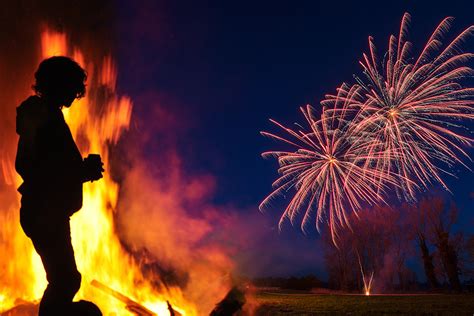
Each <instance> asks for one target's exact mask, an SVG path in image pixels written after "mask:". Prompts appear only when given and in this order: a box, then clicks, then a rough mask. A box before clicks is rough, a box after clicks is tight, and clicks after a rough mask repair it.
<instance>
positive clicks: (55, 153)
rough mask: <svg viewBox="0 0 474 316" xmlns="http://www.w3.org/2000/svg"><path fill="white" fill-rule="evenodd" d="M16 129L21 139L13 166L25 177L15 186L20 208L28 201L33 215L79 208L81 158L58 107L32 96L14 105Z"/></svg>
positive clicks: (71, 211)
mask: <svg viewBox="0 0 474 316" xmlns="http://www.w3.org/2000/svg"><path fill="white" fill-rule="evenodd" d="M16 132H17V134H18V135H20V139H19V142H18V151H17V156H16V161H15V167H16V170H17V172H18V173H19V174H20V175H21V177H22V178H23V181H24V182H23V184H22V185H21V186H20V187H19V188H18V191H19V192H20V193H21V194H22V210H23V209H24V208H25V207H24V206H25V204H26V205H30V206H31V207H27V208H28V210H25V211H26V212H27V213H32V214H30V215H33V216H35V217H36V216H41V215H50V214H53V213H54V214H58V215H59V216H60V215H66V216H70V215H72V214H73V213H74V212H76V211H78V210H79V209H80V208H81V207H82V183H83V180H84V179H83V178H84V176H83V175H84V172H83V160H82V156H81V154H80V152H79V150H78V148H77V146H76V144H75V142H74V139H73V137H72V134H71V131H70V130H69V127H68V126H67V124H66V122H65V120H64V116H63V114H62V112H61V110H60V109H59V108H53V107H51V106H48V104H46V103H45V102H44V101H43V100H42V99H41V98H39V97H38V96H31V97H29V98H28V99H27V100H25V101H24V102H23V103H22V104H21V105H20V106H19V107H18V108H17V119H16ZM22 212H24V211H22ZM38 213H45V214H38ZM46 213H48V214H46ZM22 216H28V214H22Z"/></svg>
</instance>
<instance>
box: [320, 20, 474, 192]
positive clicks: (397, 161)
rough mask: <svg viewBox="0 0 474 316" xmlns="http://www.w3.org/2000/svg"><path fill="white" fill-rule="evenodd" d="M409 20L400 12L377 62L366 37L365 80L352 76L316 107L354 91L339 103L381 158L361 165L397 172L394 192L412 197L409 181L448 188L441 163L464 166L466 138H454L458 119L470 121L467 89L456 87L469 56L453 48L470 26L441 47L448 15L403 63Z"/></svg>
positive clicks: (355, 131) (470, 100)
mask: <svg viewBox="0 0 474 316" xmlns="http://www.w3.org/2000/svg"><path fill="white" fill-rule="evenodd" d="M409 21H410V15H409V14H408V13H405V15H404V16H403V19H402V23H401V27H400V33H399V36H398V38H396V37H395V36H393V35H392V36H391V37H390V40H389V46H388V52H387V53H386V54H385V60H384V61H382V62H379V61H378V58H377V54H376V48H375V45H374V43H373V39H372V37H369V51H370V53H369V55H366V54H364V55H363V60H362V61H361V62H360V64H361V65H362V67H363V69H364V75H365V77H364V78H363V79H359V78H356V79H357V84H355V85H354V86H352V87H349V88H348V86H346V85H343V86H342V87H341V88H340V89H339V90H343V91H338V96H332V95H328V96H326V100H325V101H323V102H322V104H323V105H328V104H334V103H335V102H336V100H337V99H338V98H340V95H341V93H342V94H343V93H345V92H344V90H346V89H353V90H354V89H355V90H357V91H358V93H357V94H356V95H355V97H354V95H350V96H349V98H351V100H346V102H347V103H349V104H350V105H349V107H350V108H351V109H352V110H353V111H354V112H356V114H355V115H354V117H353V118H352V123H353V126H354V129H353V130H352V133H353V134H358V135H359V140H358V141H361V142H366V143H367V149H368V150H369V152H371V151H372V150H376V151H379V152H380V151H383V152H385V154H384V155H383V156H381V157H380V159H376V160H371V161H367V163H369V164H375V165H376V168H377V169H379V170H380V171H381V173H391V172H395V173H397V174H398V175H399V176H400V179H401V180H402V181H400V185H401V187H402V189H403V190H400V191H399V192H402V193H403V195H404V196H405V198H407V199H414V198H415V193H416V191H417V190H416V189H417V186H416V185H415V183H418V184H419V187H422V188H427V187H428V186H429V185H430V184H432V183H433V182H437V183H440V184H441V185H443V186H444V188H445V189H447V190H449V189H448V187H447V186H446V184H445V182H444V181H443V179H442V178H441V174H442V173H447V174H450V172H449V170H447V169H443V168H440V167H439V166H440V165H441V164H442V165H445V166H447V167H452V166H453V165H454V164H455V163H460V164H462V165H464V166H465V167H467V166H466V165H465V164H464V163H463V161H462V160H461V159H460V158H459V156H464V157H468V155H467V153H466V152H465V151H464V150H463V149H462V147H461V146H462V145H466V144H472V141H473V140H472V138H470V137H466V136H463V135H462V133H460V129H461V126H460V123H459V122H460V120H461V119H473V118H474V108H473V106H472V105H473V104H474V101H473V95H474V89H472V88H466V87H463V85H462V81H463V80H465V78H466V77H468V76H471V75H472V74H473V70H472V69H471V68H470V67H469V66H467V62H468V61H469V60H470V59H472V58H473V57H474V54H471V53H461V52H460V50H459V47H460V44H462V42H464V41H465V40H466V38H467V37H468V36H470V35H472V33H473V32H474V26H471V27H469V28H467V29H466V30H465V31H463V32H462V33H461V34H460V35H458V36H457V37H456V38H455V39H454V40H453V41H452V42H450V43H449V44H447V45H443V43H442V42H441V40H442V38H443V37H444V35H445V33H447V31H448V30H449V28H450V25H451V22H452V18H451V17H448V18H446V19H444V20H443V21H442V22H441V23H440V24H439V25H438V27H437V28H436V29H435V31H434V32H433V34H432V35H431V37H430V38H429V40H428V42H427V44H426V45H425V47H424V48H423V49H422V51H421V54H420V55H419V56H418V57H417V58H410V53H409V52H410V47H411V46H412V45H411V43H410V42H408V41H406V34H407V26H408V24H409ZM468 158H469V157H468ZM381 173H380V174H381ZM410 179H411V180H412V181H410ZM380 180H381V181H382V180H383V179H380Z"/></svg>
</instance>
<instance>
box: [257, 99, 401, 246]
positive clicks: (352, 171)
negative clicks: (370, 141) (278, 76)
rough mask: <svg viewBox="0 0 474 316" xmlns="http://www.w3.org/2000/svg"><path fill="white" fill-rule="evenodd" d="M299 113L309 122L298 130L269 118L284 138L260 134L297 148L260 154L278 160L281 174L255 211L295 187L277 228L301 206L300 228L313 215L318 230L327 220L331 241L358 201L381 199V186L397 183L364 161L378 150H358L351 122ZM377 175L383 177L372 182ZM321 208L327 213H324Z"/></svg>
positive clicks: (339, 117) (308, 110) (308, 109)
mask: <svg viewBox="0 0 474 316" xmlns="http://www.w3.org/2000/svg"><path fill="white" fill-rule="evenodd" d="M301 111H302V113H303V115H304V117H305V119H306V121H307V123H308V125H309V129H308V131H304V130H301V128H302V127H300V128H298V130H293V129H290V128H287V127H285V126H283V125H282V124H280V123H278V122H276V121H274V120H270V121H271V122H273V123H274V124H275V125H277V126H278V127H280V128H281V129H283V130H284V131H285V132H286V133H287V134H288V136H289V137H287V138H285V137H281V136H278V135H276V134H272V133H268V132H262V135H264V136H268V137H271V138H273V139H276V140H279V141H283V142H284V143H286V144H288V145H291V146H292V147H294V148H296V151H269V152H265V153H263V154H262V156H263V157H269V156H273V157H276V158H277V159H278V163H279V166H280V168H279V169H278V172H279V173H280V175H281V176H280V177H279V178H278V179H277V180H276V181H275V182H274V183H273V187H274V191H273V192H272V193H271V194H270V195H269V196H268V197H267V198H266V199H265V200H264V201H263V202H262V203H261V205H260V209H261V210H263V209H264V208H265V206H266V205H267V204H268V203H269V202H270V200H271V199H273V198H274V197H276V196H278V195H280V194H284V193H286V192H288V191H290V190H293V189H294V191H295V194H294V196H293V198H292V199H291V200H290V202H289V204H288V206H287V207H286V209H285V211H284V213H283V215H282V217H281V219H280V223H279V225H280V227H281V225H282V224H283V222H284V220H285V219H287V218H288V219H290V221H291V222H292V223H294V221H295V219H296V217H297V215H298V213H299V211H300V210H301V209H304V217H303V220H302V223H301V228H302V229H303V231H304V230H305V225H306V224H307V223H308V222H309V220H310V219H311V218H312V216H314V215H315V217H316V227H317V228H318V230H319V224H320V223H321V222H323V221H324V219H327V222H328V224H329V227H330V231H331V235H332V237H333V240H334V237H335V235H336V232H337V227H338V226H340V225H349V224H350V223H349V218H348V216H347V215H348V214H347V210H351V211H354V212H357V210H358V209H359V208H360V207H361V203H363V202H367V203H370V204H373V203H376V202H380V201H383V196H382V194H381V192H383V191H384V187H385V184H386V183H392V184H396V183H395V181H394V180H393V177H392V176H391V175H390V174H382V175H378V174H377V173H378V170H376V169H373V168H371V167H370V164H366V163H365V161H366V160H367V159H375V158H376V155H377V153H375V152H372V153H371V154H370V156H368V155H366V154H365V155H364V154H361V152H363V151H364V150H363V148H361V147H360V146H359V145H355V144H354V143H353V142H352V141H351V139H349V138H347V137H346V135H348V133H347V132H346V130H347V128H349V126H350V124H349V122H348V121H346V120H345V119H344V115H343V114H342V113H338V114H337V115H336V114H333V115H331V116H325V115H323V117H322V118H321V119H319V120H316V119H315V115H314V109H313V108H312V107H311V106H309V105H308V106H306V107H302V108H301ZM333 113H335V112H333ZM381 177H383V178H384V179H385V181H383V182H381V181H376V180H375V179H380V178H381ZM325 210H327V214H326V215H327V216H324V215H325Z"/></svg>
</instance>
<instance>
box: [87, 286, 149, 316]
mask: <svg viewBox="0 0 474 316" xmlns="http://www.w3.org/2000/svg"><path fill="white" fill-rule="evenodd" d="M91 285H92V286H94V287H96V288H98V289H99V290H101V291H103V292H105V293H107V294H109V295H110V296H113V297H115V298H116V299H118V300H119V301H122V302H123V303H125V308H126V309H127V310H128V311H130V312H132V313H134V314H135V315H137V316H158V315H156V314H155V313H153V312H152V311H150V310H149V309H147V308H146V307H145V306H143V305H141V304H139V303H137V302H135V301H134V300H132V299H131V298H129V297H127V296H125V295H123V294H122V293H119V292H117V291H115V290H113V289H111V288H110V287H108V286H107V285H105V284H102V283H100V282H99V281H97V280H92V282H91Z"/></svg>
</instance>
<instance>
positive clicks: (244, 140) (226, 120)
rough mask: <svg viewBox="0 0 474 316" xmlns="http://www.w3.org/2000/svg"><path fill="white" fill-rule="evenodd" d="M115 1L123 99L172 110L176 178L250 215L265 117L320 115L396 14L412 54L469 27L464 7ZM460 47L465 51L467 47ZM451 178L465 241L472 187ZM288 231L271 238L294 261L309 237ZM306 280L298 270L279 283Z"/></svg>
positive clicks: (264, 185) (261, 184)
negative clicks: (165, 104)
mask: <svg viewBox="0 0 474 316" xmlns="http://www.w3.org/2000/svg"><path fill="white" fill-rule="evenodd" d="M119 2H120V4H119V6H118V20H117V21H118V24H117V31H118V32H117V36H118V37H117V43H118V46H117V54H118V55H117V56H118V62H119V73H120V74H119V86H120V89H121V92H123V93H126V94H129V95H130V96H131V97H132V98H140V96H141V95H144V94H146V93H150V92H153V93H157V94H159V95H160V96H165V98H166V100H171V101H170V102H169V104H170V105H169V106H170V108H169V111H170V112H172V113H175V114H176V115H178V116H179V117H181V118H182V120H183V122H185V125H186V126H187V128H186V131H185V132H184V133H182V132H179V133H177V134H179V136H178V137H177V141H178V144H179V148H180V151H181V154H182V155H183V157H185V160H184V162H185V164H186V168H188V169H189V170H192V172H198V173H199V172H202V173H211V174H213V175H214V176H216V177H217V184H218V186H217V192H216V195H215V203H218V204H232V205H234V206H235V207H237V208H242V209H244V208H245V209H246V210H254V211H255V212H257V205H258V204H259V203H260V201H261V200H262V198H263V197H264V196H265V195H266V194H268V193H269V192H270V190H271V182H272V181H273V180H274V179H275V177H276V169H275V167H276V164H275V162H274V161H268V160H263V159H262V158H261V157H260V153H261V152H262V151H264V150H268V149H273V148H275V147H276V146H278V144H275V143H273V142H271V141H270V140H268V139H265V138H263V137H261V136H260V135H259V131H261V130H268V129H271V128H272V126H271V125H270V123H269V122H268V118H269V117H272V118H275V119H277V120H278V121H280V122H284V123H289V124H291V123H293V122H295V121H302V119H301V115H300V112H299V111H298V107H299V106H301V105H304V104H307V103H310V104H313V105H315V106H318V104H319V101H320V100H321V99H322V98H323V96H324V94H325V93H333V92H334V91H335V88H336V87H337V86H338V85H339V84H340V83H341V82H342V81H349V82H352V74H360V70H361V69H360V66H359V65H358V60H359V59H360V58H361V56H362V53H363V52H366V51H367V37H368V36H369V35H372V36H373V37H375V43H376V44H377V46H378V47H379V50H385V49H386V45H387V41H388V37H389V35H390V34H397V32H398V28H399V25H400V20H401V17H402V15H403V13H404V12H405V11H408V12H409V13H410V14H411V15H412V23H411V29H410V34H409V39H410V40H411V41H412V42H414V48H415V51H418V50H419V49H420V48H421V47H422V45H424V43H425V42H426V40H427V38H428V37H429V35H430V34H431V31H433V29H434V28H435V27H436V26H437V24H438V23H439V22H440V21H441V20H442V19H443V18H444V17H445V16H448V15H452V16H454V17H456V20H455V23H454V27H453V29H452V32H451V33H450V34H451V36H453V35H455V34H456V35H457V34H458V33H459V32H460V31H461V30H463V29H464V28H466V27H467V26H469V25H470V24H472V23H474V18H473V15H472V14H473V12H474V2H473V1H442V2H441V1H438V2H439V3H440V4H437V1H376V2H369V1H293V2H290V1H252V2H245V1H244V2H241V1H213V2H206V1H166V2H165V1H143V2H139V3H140V5H138V4H137V3H138V2H134V1H119ZM415 3H416V4H415ZM468 47H470V49H471V51H474V49H473V47H474V45H473V43H472V42H471V43H470V44H469V45H468ZM144 107H146V105H145V104H138V103H136V107H135V111H136V112H135V113H136V114H137V115H140V113H146V110H145V109H144ZM142 115H143V114H142ZM156 124H160V122H156ZM471 152H472V151H471ZM150 155H153V153H150ZM470 165H471V166H473V164H472V163H470ZM473 167H474V166H473ZM459 170H460V172H459V178H458V179H449V180H448V181H449V183H450V185H451V188H452V190H453V193H454V195H453V197H454V198H455V200H456V201H457V203H458V204H459V205H460V207H461V219H462V220H461V222H462V223H463V225H462V227H463V228H465V229H468V230H469V229H470V230H471V232H472V226H473V225H472V224H473V215H472V214H473V211H474V210H473V204H474V200H473V199H472V198H469V193H470V192H472V191H474V185H473V184H474V176H473V174H472V173H470V172H468V171H466V170H463V169H461V168H459ZM274 212H275V215H279V214H280V210H278V209H275V211H274ZM267 216H270V215H267ZM276 220H277V216H275V221H276ZM275 224H276V222H275ZM297 230H298V228H294V229H288V230H285V231H284V232H283V233H282V235H280V236H278V237H277V238H279V239H283V240H286V241H285V242H286V245H287V246H288V247H290V246H291V247H294V248H295V250H296V251H298V249H302V248H303V247H307V246H308V245H310V244H312V243H313V241H314V239H315V238H316V237H314V236H309V237H305V236H302V235H301V233H299V232H298V231H297ZM284 260H288V259H284ZM295 260H297V259H295ZM292 264H294V262H293V263H292V262H291V260H289V261H288V263H287V265H288V266H290V265H292ZM304 265H306V266H304ZM311 269H312V268H311V260H307V262H306V261H305V262H304V264H303V265H298V264H294V269H293V270H291V269H290V268H289V269H286V270H285V269H282V270H281V273H290V272H295V273H300V272H303V271H310V270H311ZM313 270H314V271H316V272H318V271H319V270H320V268H319V267H317V268H314V267H313Z"/></svg>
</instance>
